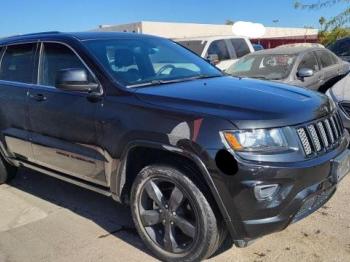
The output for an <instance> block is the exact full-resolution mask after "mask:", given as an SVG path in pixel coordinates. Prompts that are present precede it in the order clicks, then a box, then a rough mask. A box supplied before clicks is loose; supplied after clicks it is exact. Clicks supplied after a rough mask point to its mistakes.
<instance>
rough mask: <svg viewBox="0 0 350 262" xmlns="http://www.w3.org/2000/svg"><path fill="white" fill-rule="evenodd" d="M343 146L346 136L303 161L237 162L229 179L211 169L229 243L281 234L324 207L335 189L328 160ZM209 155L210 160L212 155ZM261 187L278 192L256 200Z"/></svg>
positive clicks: (346, 143)
mask: <svg viewBox="0 0 350 262" xmlns="http://www.w3.org/2000/svg"><path fill="white" fill-rule="evenodd" d="M347 147H348V138H347V137H346V138H345V139H344V141H343V142H342V143H341V144H340V146H339V147H338V148H336V149H334V150H333V151H331V152H329V153H327V154H325V155H323V156H320V157H317V158H314V159H310V160H306V161H303V162H296V163H288V164H274V165H268V164H266V165H265V164H256V163H252V162H248V161H243V160H238V172H237V173H236V174H234V175H231V176H228V175H225V174H222V173H221V172H220V171H218V170H217V169H215V168H213V169H211V175H212V177H213V181H214V183H215V185H216V187H217V189H218V192H220V196H221V199H222V201H223V204H224V206H225V207H226V210H227V212H228V214H229V217H230V221H226V222H227V224H228V227H229V229H230V232H231V236H232V238H233V240H235V241H236V243H242V242H243V243H246V242H249V241H251V240H254V239H256V238H259V237H261V236H264V235H267V234H270V233H273V232H277V231H281V230H283V229H285V228H286V227H287V226H288V225H290V224H291V223H295V222H297V221H299V220H300V219H302V218H304V217H306V216H308V215H310V214H311V213H313V212H314V211H316V210H317V209H318V208H320V207H321V206H322V205H324V204H325V203H326V202H327V201H328V200H329V199H330V198H331V197H332V195H333V194H334V193H335V191H336V187H337V183H336V182H334V179H333V177H332V176H331V168H332V161H333V160H334V159H335V158H336V157H337V156H338V155H340V154H342V153H343V152H344V151H345V150H347ZM210 154H211V155H212V156H211V157H214V155H215V152H214V151H211V152H210ZM261 184H262V185H264V184H266V185H269V184H278V185H279V189H278V191H277V192H276V193H275V194H274V196H273V197H272V198H270V199H268V200H260V201H259V200H257V199H256V197H255V195H254V187H255V186H256V185H261Z"/></svg>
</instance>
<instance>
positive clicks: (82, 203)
mask: <svg viewBox="0 0 350 262" xmlns="http://www.w3.org/2000/svg"><path fill="white" fill-rule="evenodd" d="M9 185H10V186H12V187H14V188H17V189H19V190H21V191H24V192H26V193H29V194H31V195H33V196H35V197H38V198H40V199H43V200H45V201H48V202H50V203H52V204H54V205H56V206H59V207H62V208H65V209H69V210H70V211H72V212H74V213H75V214H77V215H79V216H82V217H85V218H87V219H88V220H90V221H93V222H94V223H96V224H97V225H98V226H100V227H101V228H103V229H104V230H106V233H105V234H103V235H100V236H98V238H106V237H112V236H113V237H117V238H119V239H121V240H123V241H125V242H126V243H128V244H130V245H132V246H134V247H135V248H138V249H139V250H140V251H142V252H144V253H146V254H148V255H150V256H152V257H153V258H155V257H154V256H153V254H152V253H150V251H149V250H148V249H147V248H146V246H145V245H144V244H143V242H142V240H141V238H140V237H139V235H138V233H137V231H136V228H135V226H134V224H133V220H132V217H131V211H130V208H129V207H128V206H125V205H121V204H119V203H117V202H116V201H114V200H113V199H112V198H109V197H106V196H103V195H100V194H98V193H96V192H93V191H90V190H87V189H84V188H81V187H78V186H75V185H72V184H69V183H67V182H64V181H61V180H59V179H56V178H52V177H50V176H47V175H44V174H41V173H38V172H35V171H31V170H28V169H20V170H19V171H18V173H17V176H16V177H15V178H14V179H13V180H12V181H11V182H10V183H9ZM231 247H232V242H231V241H230V240H229V239H227V240H226V241H225V243H223V245H222V246H221V247H220V248H219V250H217V251H216V252H215V254H213V255H212V256H211V258H214V257H216V256H218V255H220V254H222V253H224V252H225V251H226V250H228V249H230V248H231Z"/></svg>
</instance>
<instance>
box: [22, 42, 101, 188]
mask: <svg viewBox="0 0 350 262" xmlns="http://www.w3.org/2000/svg"><path fill="white" fill-rule="evenodd" d="M69 68H77V69H84V70H86V71H87V72H88V74H89V78H90V81H91V82H94V81H96V78H95V77H94V76H93V75H92V73H91V71H89V69H88V68H87V67H86V66H85V64H84V63H83V62H82V60H81V59H80V57H78V55H77V54H76V53H75V52H73V50H72V49H71V48H70V47H68V46H66V45H63V44H59V43H43V44H42V46H41V55H40V59H39V77H38V84H37V85H35V86H34V87H33V88H30V89H29V94H28V100H29V128H30V131H31V140H32V147H33V153H34V162H35V163H36V164H39V165H40V166H43V167H45V168H48V169H51V170H54V171H57V172H61V173H64V174H68V175H71V176H75V177H77V178H80V179H84V180H87V181H90V182H94V183H98V184H100V185H106V177H105V173H104V161H105V159H104V156H103V153H102V151H101V150H100V149H99V148H98V147H97V146H96V141H97V134H96V121H95V120H96V119H95V118H96V110H97V108H98V106H99V105H100V104H99V103H100V102H99V101H96V100H95V101H92V100H91V99H89V94H88V93H83V92H76V91H63V90H61V89H58V88H56V76H57V73H58V72H59V71H60V70H62V69H69Z"/></svg>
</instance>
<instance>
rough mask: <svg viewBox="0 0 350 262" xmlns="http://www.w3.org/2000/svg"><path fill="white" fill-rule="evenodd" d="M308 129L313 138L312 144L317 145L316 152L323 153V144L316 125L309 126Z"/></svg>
mask: <svg viewBox="0 0 350 262" xmlns="http://www.w3.org/2000/svg"><path fill="white" fill-rule="evenodd" d="M307 128H308V129H309V132H310V136H311V139H312V142H313V143H314V145H315V149H316V151H317V152H319V151H321V149H322V147H321V142H320V139H319V138H318V135H317V132H316V129H315V126H314V125H309V126H308V127H307Z"/></svg>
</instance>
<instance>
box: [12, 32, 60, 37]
mask: <svg viewBox="0 0 350 262" xmlns="http://www.w3.org/2000/svg"><path fill="white" fill-rule="evenodd" d="M59 33H61V32H60V31H47V32H39V33H29V34H18V35H12V36H9V37H7V38H12V37H19V36H31V35H49V34H59Z"/></svg>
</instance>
